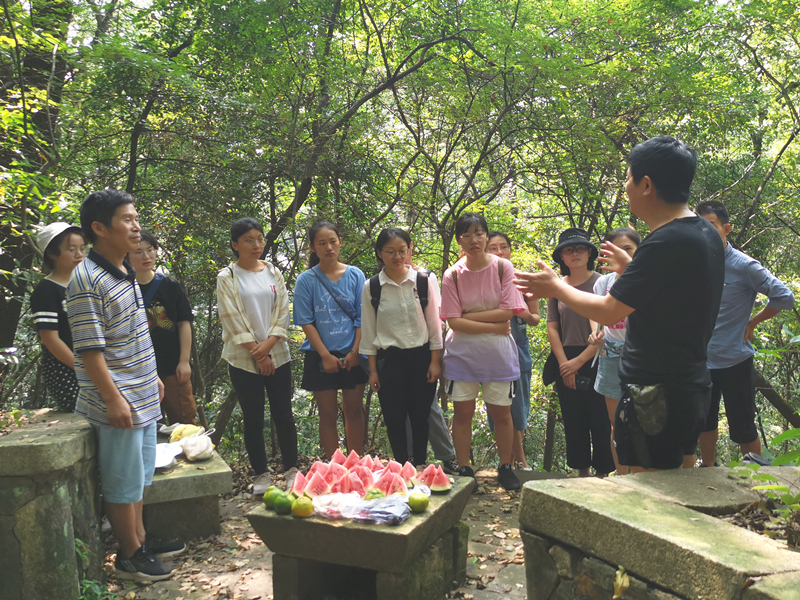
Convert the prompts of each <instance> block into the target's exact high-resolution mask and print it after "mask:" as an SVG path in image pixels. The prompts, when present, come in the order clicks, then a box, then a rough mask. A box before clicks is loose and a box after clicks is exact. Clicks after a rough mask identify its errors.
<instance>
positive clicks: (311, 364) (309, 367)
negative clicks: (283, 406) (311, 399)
mask: <svg viewBox="0 0 800 600" xmlns="http://www.w3.org/2000/svg"><path fill="white" fill-rule="evenodd" d="M367 381H369V374H368V373H367V372H366V371H364V369H363V368H362V367H361V365H356V366H355V367H353V368H352V369H350V370H349V371H347V370H345V369H341V370H340V371H338V372H337V373H326V372H325V371H324V370H323V369H322V357H321V356H320V355H319V352H315V351H313V350H308V351H306V352H305V358H304V359H303V380H302V381H301V382H300V387H301V388H303V389H304V390H307V391H309V392H324V391H326V390H352V389H355V388H356V387H357V386H359V385H364V384H365V383H367Z"/></svg>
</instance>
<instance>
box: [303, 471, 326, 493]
mask: <svg viewBox="0 0 800 600" xmlns="http://www.w3.org/2000/svg"><path fill="white" fill-rule="evenodd" d="M330 489H331V486H330V485H328V482H327V481H325V478H324V477H323V476H322V475H320V474H319V473H314V474H313V475H312V476H311V479H309V480H308V482H306V487H305V489H303V493H304V494H305V495H306V496H308V497H309V498H316V497H317V496H322V495H324V494H327V493H328V491H329V490H330Z"/></svg>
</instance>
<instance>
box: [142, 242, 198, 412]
mask: <svg viewBox="0 0 800 600" xmlns="http://www.w3.org/2000/svg"><path fill="white" fill-rule="evenodd" d="M141 238H142V240H141V242H139V249H138V250H137V251H135V252H131V253H130V254H129V255H128V260H129V261H130V263H131V266H132V267H133V268H134V269H135V270H136V280H137V281H138V282H139V287H140V288H141V291H142V298H143V299H144V303H145V310H146V312H147V325H148V327H149V328H150V338H151V339H152V340H153V350H154V351H155V354H156V367H157V369H158V376H159V377H160V378H161V380H162V381H163V382H164V400H162V402H161V408H162V410H163V412H164V413H165V414H166V415H167V420H168V421H169V422H170V424H175V423H191V424H192V425H194V424H195V417H196V414H197V403H196V401H195V398H194V394H193V392H192V381H191V376H192V371H191V368H190V367H189V356H190V354H191V348H192V321H193V320H194V315H193V314H192V307H191V306H190V305H189V299H188V298H187V297H186V292H184V291H183V288H182V287H181V284H180V283H178V282H177V281H176V280H175V279H173V278H172V277H165V276H164V275H162V274H161V273H156V272H155V271H154V270H153V267H154V266H155V262H156V257H157V256H158V242H157V241H156V239H155V237H153V236H152V235H151V234H150V233H149V232H147V231H145V230H142V231H141Z"/></svg>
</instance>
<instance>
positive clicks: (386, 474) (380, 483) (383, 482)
mask: <svg viewBox="0 0 800 600" xmlns="http://www.w3.org/2000/svg"><path fill="white" fill-rule="evenodd" d="M393 475H394V473H392V472H391V471H387V470H384V471H383V475H381V476H380V477H379V478H378V480H377V481H376V482H375V485H374V486H372V487H374V488H377V489H379V490H380V491H382V492H383V494H384V495H385V496H388V495H389V486H390V485H391V484H392V481H393V479H394V478H393V477H392V476H393ZM403 487H405V486H403Z"/></svg>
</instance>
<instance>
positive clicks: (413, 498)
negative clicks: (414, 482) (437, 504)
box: [408, 492, 430, 513]
mask: <svg viewBox="0 0 800 600" xmlns="http://www.w3.org/2000/svg"><path fill="white" fill-rule="evenodd" d="M429 502H430V501H429V500H428V497H427V496H426V495H425V494H423V493H422V492H414V493H413V494H409V496H408V507H409V508H410V509H411V510H412V511H414V512H415V513H421V512H425V510H426V509H427V508H428V503H429Z"/></svg>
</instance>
